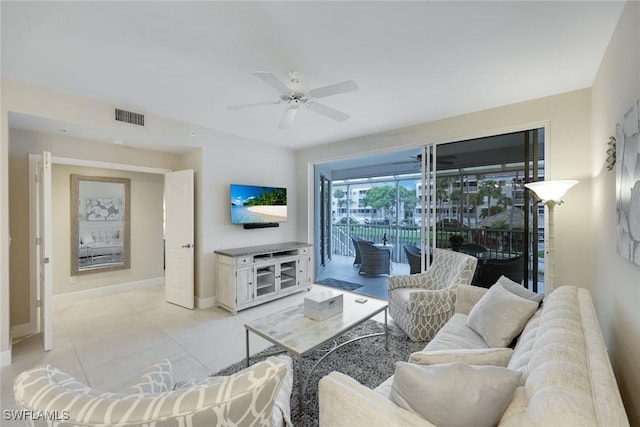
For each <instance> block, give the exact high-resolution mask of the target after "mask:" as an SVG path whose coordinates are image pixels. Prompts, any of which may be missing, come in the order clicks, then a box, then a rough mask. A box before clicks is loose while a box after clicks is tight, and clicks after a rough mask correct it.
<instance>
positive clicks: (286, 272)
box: [278, 257, 300, 291]
mask: <svg viewBox="0 0 640 427" xmlns="http://www.w3.org/2000/svg"><path fill="white" fill-rule="evenodd" d="M299 261H300V258H298V257H296V258H290V259H288V260H283V261H282V262H280V268H279V270H278V279H279V282H280V286H279V287H278V290H280V291H285V290H289V289H293V288H297V287H298V283H299V282H298V266H299Z"/></svg>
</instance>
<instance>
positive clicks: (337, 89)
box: [309, 80, 358, 98]
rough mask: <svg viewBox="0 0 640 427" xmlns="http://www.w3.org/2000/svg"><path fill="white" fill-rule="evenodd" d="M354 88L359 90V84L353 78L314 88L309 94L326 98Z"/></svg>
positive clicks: (313, 96)
mask: <svg viewBox="0 0 640 427" xmlns="http://www.w3.org/2000/svg"><path fill="white" fill-rule="evenodd" d="M354 90H358V85H357V84H356V83H355V82H354V81H353V80H346V81H344V82H340V83H334V84H332V85H328V86H322V87H319V88H316V89H312V90H310V91H309V96H311V97H312V98H324V97H325V96H331V95H337V94H339V93H345V92H351V91H354Z"/></svg>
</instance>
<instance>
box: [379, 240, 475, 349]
mask: <svg viewBox="0 0 640 427" xmlns="http://www.w3.org/2000/svg"><path fill="white" fill-rule="evenodd" d="M477 263H478V260H477V259H476V258H474V257H472V256H470V255H466V254H463V253H460V252H454V251H449V250H445V249H434V250H433V263H432V264H431V266H430V267H429V270H428V271H427V272H425V273H420V274H412V275H408V276H390V277H389V314H390V315H391V317H392V318H393V320H394V321H395V322H396V323H397V324H398V326H400V328H401V329H402V330H403V331H404V332H405V333H406V334H407V335H408V336H409V338H410V339H411V341H428V340H430V339H431V338H433V337H434V335H435V334H436V333H437V332H438V331H439V330H440V328H441V327H442V326H443V325H444V324H445V323H446V322H447V321H448V320H449V318H450V317H451V316H452V315H453V309H454V305H455V302H456V288H457V287H458V286H462V285H469V284H470V283H471V279H473V274H474V272H475V269H476V264H477Z"/></svg>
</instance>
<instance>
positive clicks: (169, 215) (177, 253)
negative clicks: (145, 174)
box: [164, 169, 195, 309]
mask: <svg viewBox="0 0 640 427" xmlns="http://www.w3.org/2000/svg"><path fill="white" fill-rule="evenodd" d="M164 192H165V194H164V203H165V263H166V264H165V298H166V300H167V302H170V303H172V304H176V305H180V306H182V307H186V308H190V309H193V308H194V300H195V296H194V283H193V277H194V272H193V258H194V238H193V220H194V215H193V210H194V207H193V170H191V169H188V170H183V171H178V172H169V173H167V174H165V181H164Z"/></svg>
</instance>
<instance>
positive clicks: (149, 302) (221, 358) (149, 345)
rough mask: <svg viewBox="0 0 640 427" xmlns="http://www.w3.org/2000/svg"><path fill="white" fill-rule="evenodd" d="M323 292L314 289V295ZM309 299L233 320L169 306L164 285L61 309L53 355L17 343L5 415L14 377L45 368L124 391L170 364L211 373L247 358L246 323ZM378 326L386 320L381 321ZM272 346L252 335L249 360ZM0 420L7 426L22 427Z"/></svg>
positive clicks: (5, 379)
mask: <svg viewBox="0 0 640 427" xmlns="http://www.w3.org/2000/svg"><path fill="white" fill-rule="evenodd" d="M322 288H323V287H322V286H319V285H314V286H313V288H312V290H311V292H314V290H320V289H322ZM306 295H308V293H307V292H300V293H297V294H294V295H291V296H288V297H285V298H282V299H279V300H276V301H272V302H269V303H267V304H263V305H260V306H257V307H253V308H250V309H247V310H244V311H240V312H239V313H238V314H237V315H235V316H232V315H231V314H230V313H229V312H227V311H225V310H223V309H219V308H210V309H204V310H188V309H185V308H182V307H178V306H175V305H173V304H169V303H167V302H165V300H164V287H153V288H145V289H140V290H134V291H129V292H123V293H119V294H113V295H108V296H104V297H100V298H94V299H87V300H83V301H75V302H68V303H59V304H56V305H55V306H54V343H53V349H52V350H51V351H48V352H44V351H42V345H41V337H40V336H39V335H34V336H31V337H29V338H25V339H22V340H20V341H18V342H15V343H14V344H13V363H12V364H11V365H9V366H6V367H3V368H2V372H1V382H2V386H1V393H2V395H1V396H0V398H1V402H2V409H3V410H10V409H16V404H15V401H14V399H13V381H14V379H15V377H16V376H17V375H18V374H19V373H20V372H22V371H24V370H26V369H29V368H32V367H35V366H39V365H42V364H47V363H48V364H51V365H54V366H56V367H57V368H59V369H61V370H63V371H65V372H67V373H69V374H70V375H73V376H74V377H76V378H77V379H78V380H80V381H82V382H84V383H86V384H88V385H90V386H91V387H94V388H96V389H99V390H105V391H123V390H125V389H126V388H127V387H128V386H129V385H131V384H132V383H133V382H134V381H135V380H136V379H137V378H138V377H139V376H140V375H141V374H142V373H143V372H144V371H145V369H146V368H147V367H149V366H150V365H152V364H153V363H156V362H158V361H160V360H162V359H165V358H167V359H169V360H171V362H172V363H173V366H174V371H175V375H176V380H178V381H180V380H184V379H189V378H195V377H202V376H207V375H211V374H212V373H214V372H217V371H219V370H220V369H222V368H225V367H226V366H229V365H230V364H232V363H235V362H237V361H239V360H241V359H242V358H244V357H245V329H244V323H245V322H247V321H249V320H252V319H255V318H258V317H261V316H264V315H267V314H269V313H272V312H275V311H277V310H281V309H283V308H286V307H290V306H292V305H295V304H300V303H302V302H303V300H304V297H305V296H306ZM376 320H379V321H384V315H383V314H381V315H379V318H376ZM269 345H270V344H269V343H268V342H267V341H265V340H263V339H262V338H260V337H257V336H255V335H253V334H251V335H250V349H251V353H252V354H253V353H256V352H258V351H261V350H263V349H264V348H266V347H268V346H269ZM0 417H2V414H0ZM0 419H1V420H2V421H0V425H2V426H5V425H7V426H11V425H24V424H23V423H14V422H8V421H6V420H4V419H3V418H0Z"/></svg>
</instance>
